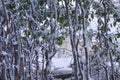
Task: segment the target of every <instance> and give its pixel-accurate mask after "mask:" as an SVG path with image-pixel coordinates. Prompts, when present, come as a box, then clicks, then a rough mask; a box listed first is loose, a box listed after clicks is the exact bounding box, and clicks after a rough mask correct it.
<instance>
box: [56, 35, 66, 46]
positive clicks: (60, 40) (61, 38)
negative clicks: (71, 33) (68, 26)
mask: <svg viewBox="0 0 120 80" xmlns="http://www.w3.org/2000/svg"><path fill="white" fill-rule="evenodd" d="M63 40H65V37H64V36H59V37H57V44H58V45H59V46H61V45H62V43H63Z"/></svg>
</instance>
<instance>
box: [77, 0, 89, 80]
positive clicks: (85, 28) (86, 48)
mask: <svg viewBox="0 0 120 80" xmlns="http://www.w3.org/2000/svg"><path fill="white" fill-rule="evenodd" d="M81 2H82V1H80V0H79V5H80V8H81V11H82V12H81V16H82V26H83V44H84V50H85V59H86V80H89V77H90V76H89V52H88V41H87V40H88V38H87V26H86V18H85V16H86V12H85V9H84V7H83V5H82V4H81Z"/></svg>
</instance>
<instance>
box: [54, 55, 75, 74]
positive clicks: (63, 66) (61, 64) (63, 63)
mask: <svg viewBox="0 0 120 80" xmlns="http://www.w3.org/2000/svg"><path fill="white" fill-rule="evenodd" d="M72 60H73V59H72V57H68V58H53V59H52V72H54V73H57V72H58V73H61V74H64V72H66V73H71V72H72V67H70V65H71V63H72Z"/></svg>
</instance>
